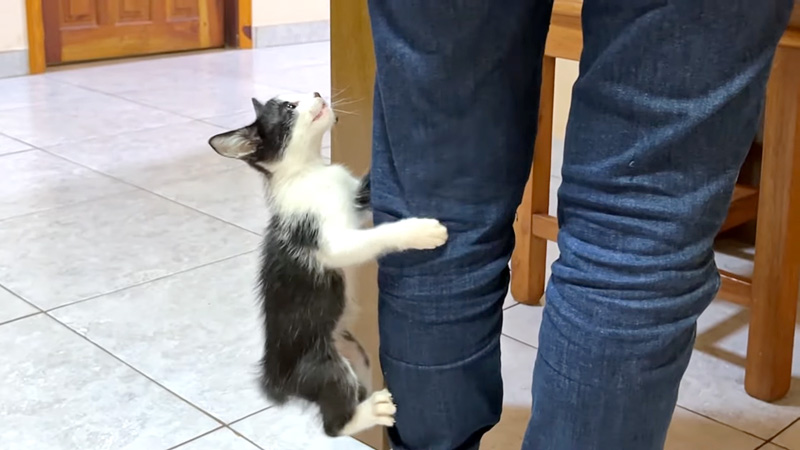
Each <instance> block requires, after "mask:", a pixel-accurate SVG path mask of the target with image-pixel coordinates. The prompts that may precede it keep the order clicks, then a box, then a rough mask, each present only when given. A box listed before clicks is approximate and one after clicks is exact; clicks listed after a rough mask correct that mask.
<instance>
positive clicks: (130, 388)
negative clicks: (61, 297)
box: [0, 315, 218, 450]
mask: <svg viewBox="0 0 800 450" xmlns="http://www.w3.org/2000/svg"><path fill="white" fill-rule="evenodd" d="M0 348H3V349H5V350H4V351H3V352H0V379H2V380H3V383H2V384H0V417H2V418H3V426H2V427H0V442H3V444H4V445H3V447H4V448H9V449H12V448H13V449H36V450H49V449H53V450H56V449H58V450H60V449H68V448H75V449H89V448H91V449H98V450H102V449H108V450H117V449H142V450H153V449H159V448H160V449H165V448H168V447H171V446H173V445H177V444H179V443H181V442H184V441H186V440H188V439H191V438H192V437H193V436H197V435H199V434H202V433H204V432H206V431H208V430H211V429H213V428H215V427H216V426H218V424H217V422H215V421H213V420H211V419H210V418H209V417H208V416H206V415H205V414H203V413H201V412H200V411H198V410H196V409H195V408H193V407H191V406H190V405H188V404H187V403H185V402H183V401H182V400H180V399H179V398H177V397H175V396H174V395H172V394H170V393H169V392H167V391H166V390H164V389H162V388H161V387H159V386H158V385H156V384H155V383H153V382H151V381H149V380H148V379H146V378H145V377H143V376H142V375H140V374H138V373H136V372H135V371H133V370H131V369H130V368H129V367H127V366H125V365H124V364H122V363H120V362H119V361H117V360H115V359H114V358H112V357H111V356H109V355H108V354H107V353H105V352H103V351H102V350H100V349H98V348H97V347H95V346H93V345H92V344H90V343H89V342H86V341H85V340H84V339H82V338H80V337H78V336H77V335H75V334H74V333H72V332H70V331H69V330H67V329H66V328H64V327H63V326H61V325H59V324H57V323H56V322H55V321H53V320H52V319H50V318H48V317H46V316H44V315H39V316H35V317H31V318H27V319H22V320H18V321H16V322H12V323H9V324H6V325H3V326H2V327H0Z"/></svg>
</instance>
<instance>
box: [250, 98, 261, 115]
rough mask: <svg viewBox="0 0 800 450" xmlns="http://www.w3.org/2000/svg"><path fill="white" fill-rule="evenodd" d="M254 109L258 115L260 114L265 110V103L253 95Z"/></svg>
mask: <svg viewBox="0 0 800 450" xmlns="http://www.w3.org/2000/svg"><path fill="white" fill-rule="evenodd" d="M251 100H253V109H255V110H256V117H258V116H260V115H261V113H262V112H263V111H264V105H262V104H261V103H260V102H259V101H258V100H256V98H255V97H253V98H252V99H251Z"/></svg>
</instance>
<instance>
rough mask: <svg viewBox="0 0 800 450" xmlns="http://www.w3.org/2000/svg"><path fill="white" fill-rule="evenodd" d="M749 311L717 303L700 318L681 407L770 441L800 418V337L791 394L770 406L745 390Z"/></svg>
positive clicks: (680, 401) (681, 398)
mask: <svg viewBox="0 0 800 450" xmlns="http://www.w3.org/2000/svg"><path fill="white" fill-rule="evenodd" d="M748 320H749V312H748V310H747V309H745V308H742V307H739V306H736V305H732V304H730V303H726V302H723V301H715V302H714V303H712V304H711V306H710V307H709V308H708V310H707V311H706V312H705V313H704V314H703V315H702V316H701V317H700V320H699V323H698V338H697V345H696V350H695V352H694V354H693V355H692V361H691V362H690V364H689V369H688V370H687V372H686V375H685V376H684V379H683V382H682V383H681V391H680V395H679V398H678V404H679V405H681V406H683V407H685V408H687V409H689V410H692V411H695V412H697V413H700V414H702V415H704V416H707V417H711V418H713V419H715V420H717V421H720V422H722V423H725V424H728V425H731V426H733V427H735V428H737V429H740V430H743V431H746V432H748V433H752V434H754V435H756V436H759V437H761V438H763V439H769V438H771V437H772V436H774V435H775V434H776V433H778V432H779V431H780V430H782V429H783V428H785V427H786V426H788V425H789V424H790V423H792V422H793V421H794V420H795V419H797V418H798V417H800V382H798V381H797V378H798V377H800V333H798V334H797V337H796V339H795V365H794V372H793V373H794V377H795V382H794V384H793V388H792V389H791V391H790V392H789V394H788V395H787V396H786V397H785V398H784V399H783V400H780V401H778V402H775V403H766V402H762V401H760V400H756V399H754V398H752V397H750V396H748V395H747V393H746V392H745V390H744V364H745V355H746V350H747V331H748V326H747V324H748Z"/></svg>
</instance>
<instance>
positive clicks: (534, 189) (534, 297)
mask: <svg viewBox="0 0 800 450" xmlns="http://www.w3.org/2000/svg"><path fill="white" fill-rule="evenodd" d="M555 72H556V59H555V58H553V57H550V56H545V57H544V60H543V61H542V87H541V95H540V99H539V120H538V130H539V131H538V134H537V136H536V143H535V145H534V150H533V152H534V153H533V166H532V167H531V175H530V178H529V179H528V184H527V185H526V186H525V193H524V194H523V197H522V203H521V204H520V206H519V209H518V210H517V220H516V221H515V222H514V233H515V234H516V239H517V242H516V245H515V247H514V253H513V255H512V256H511V295H512V296H513V297H514V299H515V300H517V301H518V302H520V303H525V304H528V305H538V304H539V302H540V300H541V298H542V295H544V284H545V281H546V280H545V271H546V260H547V241H546V240H544V239H541V238H537V237H535V236H534V235H533V228H532V224H531V219H532V218H533V215H534V214H547V213H548V209H549V207H550V165H551V153H552V147H553V97H554V94H555Z"/></svg>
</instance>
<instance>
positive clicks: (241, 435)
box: [225, 408, 269, 450]
mask: <svg viewBox="0 0 800 450" xmlns="http://www.w3.org/2000/svg"><path fill="white" fill-rule="evenodd" d="M267 409H269V408H267ZM225 428H227V429H228V430H230V431H231V433H233V434H235V435H236V436H239V437H240V438H242V439H244V440H245V441H247V442H249V443H251V444H253V445H254V446H255V447H256V448H257V449H259V450H264V447H262V446H260V445H258V444H256V443H255V442H254V441H253V440H252V439H250V438H249V437H247V436H245V435H243V434H242V433H239V432H238V431H236V430H234V429H233V428H231V427H230V426H229V425H226V426H225Z"/></svg>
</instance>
